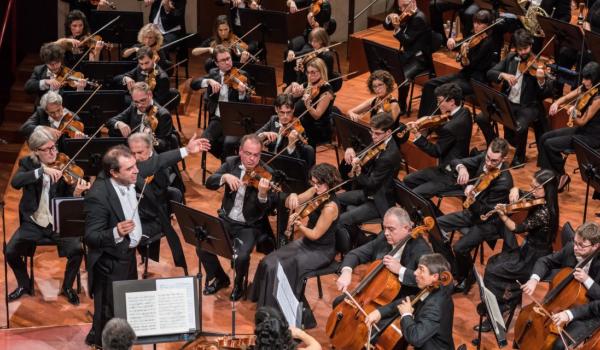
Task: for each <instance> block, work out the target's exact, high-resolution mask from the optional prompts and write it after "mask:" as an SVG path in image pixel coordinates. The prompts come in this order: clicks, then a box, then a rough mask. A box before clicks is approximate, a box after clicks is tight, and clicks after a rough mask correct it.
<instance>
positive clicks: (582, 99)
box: [567, 85, 598, 128]
mask: <svg viewBox="0 0 600 350" xmlns="http://www.w3.org/2000/svg"><path fill="white" fill-rule="evenodd" d="M597 86H598V85H596V86H594V87H592V88H591V89H589V90H587V91H585V92H583V93H582V94H580V95H579V96H578V97H577V100H576V102H575V108H573V111H572V112H571V114H570V115H569V120H568V121H567V126H568V127H570V128H571V127H573V121H574V120H575V118H577V114H580V115H583V111H584V110H585V108H586V107H587V106H588V104H589V103H590V101H591V100H592V98H593V97H594V96H596V94H597V93H598V87H597Z"/></svg>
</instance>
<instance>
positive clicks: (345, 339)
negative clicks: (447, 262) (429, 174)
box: [325, 217, 435, 350]
mask: <svg viewBox="0 0 600 350" xmlns="http://www.w3.org/2000/svg"><path fill="white" fill-rule="evenodd" d="M423 222H424V225H421V226H417V227H415V228H414V229H413V230H412V232H411V234H410V235H408V236H406V238H404V239H403V240H402V241H400V242H399V243H398V245H396V247H395V248H393V249H392V250H391V251H390V252H389V253H388V255H394V254H396V253H397V252H398V251H399V250H400V249H401V248H402V247H404V246H405V244H406V242H408V240H409V239H411V238H413V239H415V238H417V237H418V236H419V235H421V234H423V233H425V232H427V231H428V230H431V229H432V228H433V226H434V224H435V221H434V220H433V218H431V217H426V218H425V219H424V220H423ZM400 288H401V285H400V282H399V281H398V276H396V275H395V274H394V273H392V272H391V271H389V270H388V269H387V268H385V265H384V264H383V259H380V260H377V261H375V262H373V263H372V264H371V266H370V267H369V270H368V272H367V275H366V277H365V278H363V280H362V281H361V282H360V283H359V285H358V286H357V287H356V288H355V289H354V290H353V291H352V292H350V293H349V294H348V296H349V297H350V298H351V299H352V302H350V300H348V299H345V300H344V301H343V302H341V303H339V304H338V305H337V306H336V307H335V308H334V309H333V310H332V311H331V314H329V318H328V319H327V325H326V328H325V333H326V334H327V336H328V337H329V339H331V345H333V346H334V347H335V348H338V349H346V350H360V349H362V348H363V347H364V345H365V343H366V342H368V339H367V338H368V333H369V330H368V329H367V325H366V324H365V322H364V321H365V316H366V315H367V314H368V313H369V312H371V311H373V310H375V309H376V308H377V307H380V306H383V305H387V304H389V303H390V302H392V301H393V300H394V298H395V297H396V296H397V295H398V292H399V291H400Z"/></svg>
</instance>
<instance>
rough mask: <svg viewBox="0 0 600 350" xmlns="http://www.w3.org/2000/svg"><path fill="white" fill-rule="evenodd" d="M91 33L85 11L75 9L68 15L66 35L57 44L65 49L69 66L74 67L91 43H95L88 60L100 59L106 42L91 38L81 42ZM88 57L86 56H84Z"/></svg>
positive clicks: (66, 62) (66, 61)
mask: <svg viewBox="0 0 600 350" xmlns="http://www.w3.org/2000/svg"><path fill="white" fill-rule="evenodd" d="M89 35H90V25H89V24H88V20H87V18H86V16H85V15H84V14H83V12H81V11H79V10H73V11H71V12H69V14H68V15H67V19H66V20H65V37H64V38H61V39H58V40H57V41H56V43H57V44H59V45H61V46H63V48H64V49H65V60H64V62H65V64H66V65H67V66H68V67H73V66H74V65H75V64H76V63H77V61H79V59H80V58H81V56H82V55H83V54H84V53H85V52H86V51H87V49H88V46H89V45H93V48H92V49H91V50H90V52H89V54H88V57H87V60H88V61H98V60H99V59H100V54H101V53H102V48H104V42H102V41H101V40H97V41H92V40H91V39H90V40H88V41H86V42H85V43H84V44H81V42H82V40H84V39H86V38H87V37H88V36H89ZM84 59H86V58H84Z"/></svg>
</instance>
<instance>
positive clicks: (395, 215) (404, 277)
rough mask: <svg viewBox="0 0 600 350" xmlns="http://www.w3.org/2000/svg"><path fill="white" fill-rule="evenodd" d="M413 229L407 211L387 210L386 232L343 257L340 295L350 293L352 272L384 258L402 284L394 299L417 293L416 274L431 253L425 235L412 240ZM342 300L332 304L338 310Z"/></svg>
mask: <svg viewBox="0 0 600 350" xmlns="http://www.w3.org/2000/svg"><path fill="white" fill-rule="evenodd" d="M412 228H413V223H412V221H411V220H410V217H409V215H408V213H407V212H406V210H404V209H403V208H401V207H397V206H393V207H391V208H390V209H388V210H387V211H386V213H385V215H384V217H383V229H384V230H383V232H381V233H379V234H378V235H377V237H376V238H375V239H374V240H372V241H370V242H369V243H366V244H364V245H362V246H360V247H358V248H355V249H353V250H351V251H350V252H349V253H348V254H346V255H345V256H344V260H343V261H342V265H341V269H340V277H338V279H337V281H336V286H337V289H338V290H339V291H341V292H344V291H346V290H348V287H349V286H350V283H351V282H352V270H353V269H354V268H356V267H357V266H358V265H360V264H366V263H370V262H373V261H375V260H379V259H383V264H384V265H385V267H386V268H387V269H388V270H389V271H390V272H392V273H394V274H395V275H398V280H399V281H400V283H401V284H402V287H401V288H400V292H399V293H398V295H397V296H396V297H395V300H398V299H401V298H404V297H406V296H409V295H413V294H416V293H418V291H419V290H418V288H417V282H416V281H415V275H414V272H415V271H416V270H417V266H418V262H419V259H420V258H421V257H422V256H423V255H426V254H430V253H431V248H430V247H429V245H428V244H427V242H426V241H425V239H424V238H423V237H422V236H418V237H417V238H416V239H415V238H412V237H410V238H409V236H410V234H411V230H412ZM406 239H408V241H406V244H405V245H404V248H401V249H400V250H398V251H397V252H396V254H395V255H393V256H392V255H390V254H389V253H390V251H392V250H393V249H394V248H396V247H397V246H398V245H399V244H400V243H401V242H403V241H404V240H406ZM343 299H344V296H343V295H341V296H339V297H337V298H336V299H335V300H334V301H333V304H334V305H333V306H334V307H335V306H336V305H337V304H339V303H340V302H341V301H342V300H343ZM390 321H391V319H389V318H388V317H385V320H384V321H383V322H378V325H379V326H380V327H379V328H380V329H381V330H383V329H384V328H385V326H387V325H388V324H389V322H390Z"/></svg>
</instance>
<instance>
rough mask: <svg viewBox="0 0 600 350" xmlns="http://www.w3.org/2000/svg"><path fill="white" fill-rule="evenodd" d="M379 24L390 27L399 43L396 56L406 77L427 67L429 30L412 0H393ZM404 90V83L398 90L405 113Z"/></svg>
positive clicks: (405, 87) (406, 88)
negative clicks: (391, 8) (390, 7)
mask: <svg viewBox="0 0 600 350" xmlns="http://www.w3.org/2000/svg"><path fill="white" fill-rule="evenodd" d="M383 26H384V28H385V29H388V30H393V32H394V37H395V38H396V39H397V40H398V41H399V42H400V53H399V58H400V62H401V63H402V65H403V70H404V77H405V78H406V79H409V80H410V79H413V78H414V77H416V76H417V75H418V74H419V73H421V72H423V71H424V70H425V69H427V68H428V63H427V62H430V61H431V54H432V48H431V41H432V40H431V29H430V27H429V24H428V22H427V18H426V16H425V14H424V13H423V12H422V11H421V10H419V8H417V4H416V2H415V0H396V4H395V6H394V12H392V13H390V14H389V15H387V17H386V18H385V22H384V24H383ZM408 91H409V85H408V84H406V85H404V86H402V87H401V88H400V89H399V91H398V101H399V102H400V115H403V114H406V103H407V102H406V99H407V97H408Z"/></svg>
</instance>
